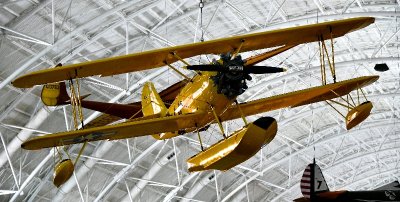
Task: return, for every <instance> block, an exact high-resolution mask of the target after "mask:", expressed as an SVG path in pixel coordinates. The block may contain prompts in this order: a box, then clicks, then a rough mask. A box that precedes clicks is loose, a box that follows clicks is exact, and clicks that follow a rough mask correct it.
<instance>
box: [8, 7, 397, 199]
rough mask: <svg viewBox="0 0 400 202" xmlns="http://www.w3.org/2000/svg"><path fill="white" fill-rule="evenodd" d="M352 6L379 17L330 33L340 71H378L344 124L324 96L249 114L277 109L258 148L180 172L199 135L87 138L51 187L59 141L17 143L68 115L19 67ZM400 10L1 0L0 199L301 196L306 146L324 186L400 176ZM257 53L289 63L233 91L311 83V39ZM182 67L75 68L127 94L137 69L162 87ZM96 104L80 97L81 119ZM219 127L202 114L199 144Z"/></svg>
mask: <svg viewBox="0 0 400 202" xmlns="http://www.w3.org/2000/svg"><path fill="white" fill-rule="evenodd" d="M360 16H370V17H375V18H376V20H375V23H374V24H372V25H370V26H368V27H367V28H365V29H362V30H359V31H356V32H353V33H350V34H348V35H346V36H344V37H341V38H338V39H336V40H335V46H334V47H335V49H334V50H335V62H336V74H337V78H338V80H345V79H350V78H353V77H356V76H365V75H379V76H380V78H379V80H378V81H377V82H375V83H374V84H372V85H370V86H368V87H366V88H364V89H363V90H364V91H363V92H364V94H365V96H366V97H367V98H368V99H369V100H370V101H372V102H373V105H374V108H373V110H372V114H371V116H370V117H369V118H368V119H366V120H365V121H364V122H363V123H361V124H360V125H359V126H357V127H355V128H353V129H351V130H349V131H347V130H346V129H345V124H344V119H343V117H342V116H341V115H340V114H338V112H336V111H335V110H334V109H332V108H331V107H330V106H329V105H328V104H327V103H326V102H320V103H314V104H311V105H306V106H301V107H296V108H286V109H280V110H275V111H272V112H268V113H265V114H260V115H257V116H252V117H248V119H249V120H254V119H256V118H257V117H259V116H272V117H274V118H276V119H277V120H278V128H279V130H278V134H277V136H276V138H275V139H274V140H273V141H272V142H271V143H270V144H268V145H266V146H265V147H263V149H262V150H261V151H260V152H259V153H257V154H256V155H255V156H254V157H252V158H251V159H249V160H248V161H246V162H244V163H242V164H240V165H239V166H236V167H234V168H233V169H231V170H228V171H225V172H220V171H206V172H201V173H199V172H197V173H189V172H188V171H187V166H186V159H188V158H189V157H191V156H192V155H194V154H196V153H197V152H199V151H200V150H201V149H200V146H199V142H198V139H197V135H196V134H188V135H185V136H180V137H177V138H174V139H171V140H166V141H156V140H154V139H152V138H151V137H140V138H135V139H128V140H119V141H99V142H91V143H89V144H88V146H87V147H86V149H85V151H84V152H83V154H82V156H81V158H80V160H79V162H78V163H77V165H76V166H75V171H76V172H75V173H74V175H73V177H71V179H70V180H69V181H68V182H67V183H65V184H64V185H63V186H61V187H60V188H59V189H58V188H56V187H55V186H54V185H53V184H52V175H53V169H54V161H55V160H54V159H58V158H59V157H58V156H56V155H58V154H57V153H58V152H55V150H54V149H43V150H40V151H26V150H22V149H21V148H20V145H21V143H22V142H23V141H25V140H27V139H28V138H30V137H33V136H37V135H41V134H46V133H53V132H59V131H65V130H69V129H71V128H73V126H72V125H73V123H72V118H71V117H72V116H71V108H70V106H65V107H56V108H49V107H46V106H43V104H42V102H41V100H40V92H41V89H40V87H34V88H32V89H17V88H15V87H13V86H12V85H11V84H10V82H11V81H12V80H13V79H15V78H16V77H18V76H20V75H22V74H24V73H27V72H30V71H33V70H39V69H44V68H49V67H52V66H55V65H56V64H58V63H63V64H68V63H78V62H83V61H88V60H95V59H99V58H104V57H111V56H116V55H124V54H126V53H134V52H140V51H144V50H151V49H156V48H161V47H167V46H173V45H179V44H186V43H192V42H198V41H200V40H201V38H202V36H203V37H204V40H210V39H216V38H221V37H226V36H232V35H239V34H244V33H249V32H260V31H265V30H273V29H279V28H286V27H293V26H298V25H305V24H312V23H316V22H324V21H332V20H336V19H344V18H351V17H360ZM399 17H400V1H398V0H329V1H328V0H300V1H298V0H259V1H255V0H212V1H211V0H205V1H204V8H203V11H202V15H201V13H200V8H199V1H189V0H161V1H157V0H141V1H139V0H132V1H125V0H97V1H94V0H86V1H75V0H68V1H61V0H9V1H5V2H2V3H0V30H1V35H0V95H1V96H0V103H1V106H0V137H1V144H0V167H1V169H0V201H8V200H9V201H60V200H64V201H77V200H81V201H121V200H123V201H218V202H220V201H292V200H293V199H295V198H297V197H300V196H301V193H300V188H299V181H300V178H301V174H302V172H303V170H304V168H305V166H306V165H307V164H308V163H309V162H311V161H312V159H313V158H314V157H315V159H316V161H317V163H318V164H319V165H320V166H321V168H322V170H323V172H324V174H325V177H326V179H327V183H328V185H329V187H330V188H331V189H332V190H337V189H349V190H367V189H374V188H376V187H379V186H381V185H384V184H386V183H389V182H391V181H394V180H399V163H400V138H399V137H398V135H399V134H400V127H399V126H400V118H399V117H400V52H399V46H400V39H399V32H400V18H399ZM202 32H203V34H202ZM293 37H296V36H293ZM271 40H273V39H271ZM255 53H258V51H254V52H251V53H244V54H245V55H246V56H247V55H254V54H255ZM210 57H213V56H209V57H207V56H200V57H194V58H191V59H190V60H189V62H190V63H191V64H199V63H200V62H207V61H209V58H210ZM149 59H151V58H149ZM377 63H387V65H388V66H389V68H390V69H389V71H386V72H376V71H375V70H374V65H375V64H377ZM263 64H266V65H271V66H285V67H288V71H287V72H285V73H282V74H279V75H277V74H276V75H257V76H254V77H253V80H252V81H251V82H249V89H248V90H247V91H246V92H245V93H244V94H242V95H241V96H240V97H239V101H240V102H244V101H249V100H253V99H258V98H262V97H267V96H271V95H276V94H281V93H285V92H290V91H294V90H300V89H304V88H307V87H311V86H317V85H320V84H321V74H320V66H319V64H320V62H319V50H318V44H317V43H310V44H302V45H299V46H297V47H295V48H293V49H291V50H289V51H286V52H284V53H282V54H280V55H277V56H275V57H273V58H271V59H269V60H267V61H265V62H263ZM177 65H178V66H179V65H182V64H177ZM110 68H112V67H110ZM184 73H185V74H187V75H190V72H188V71H185V70H184ZM181 79H182V78H181V76H180V75H179V74H177V73H175V72H174V71H171V70H170V69H168V68H167V67H162V68H159V69H154V70H148V71H143V72H137V73H130V74H124V75H116V76H112V77H91V78H86V79H81V80H80V84H81V93H82V94H86V93H90V94H91V96H90V97H89V98H87V99H90V100H95V101H106V102H116V103H130V102H132V101H138V100H139V99H140V96H141V87H142V86H143V83H145V82H146V81H152V82H154V83H155V86H156V88H157V90H159V91H161V90H163V89H165V88H167V87H168V86H170V85H172V84H174V83H176V82H177V81H179V80H181ZM328 82H332V79H331V78H330V77H328ZM363 101H364V100H363ZM342 111H343V110H342ZM98 115H99V113H96V112H94V111H91V110H84V118H85V122H86V123H87V122H89V121H91V120H93V119H94V118H96V117H97V116H98ZM242 126H243V121H242V120H235V121H231V122H228V123H226V124H224V127H226V130H228V131H230V132H232V131H234V130H235V129H238V128H240V127H242ZM218 130H219V129H218V127H216V126H211V127H210V128H209V129H208V130H207V131H204V132H202V133H201V136H202V138H203V140H204V142H205V144H206V145H211V144H213V143H215V142H217V141H218V140H220V139H221V135H220V134H219V132H218ZM79 150H80V145H74V146H71V147H67V148H64V151H60V152H61V153H62V154H63V155H64V156H67V152H68V154H69V155H70V156H71V157H72V158H73V159H74V158H75V157H76V156H77V155H78V153H79Z"/></svg>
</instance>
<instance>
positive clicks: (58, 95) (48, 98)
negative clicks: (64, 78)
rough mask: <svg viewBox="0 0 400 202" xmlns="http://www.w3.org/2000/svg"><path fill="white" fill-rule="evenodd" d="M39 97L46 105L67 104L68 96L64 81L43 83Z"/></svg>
mask: <svg viewBox="0 0 400 202" xmlns="http://www.w3.org/2000/svg"><path fill="white" fill-rule="evenodd" d="M40 96H41V99H42V102H43V104H45V105H46V106H58V105H65V104H68V103H69V101H70V97H69V95H68V93H67V87H66V85H65V83H64V82H57V83H49V84H46V85H43V88H42V93H41V95H40Z"/></svg>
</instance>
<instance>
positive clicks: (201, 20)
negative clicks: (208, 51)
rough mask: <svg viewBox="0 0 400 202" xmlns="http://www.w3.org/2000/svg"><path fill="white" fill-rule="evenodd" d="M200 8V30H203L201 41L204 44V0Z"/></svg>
mask: <svg viewBox="0 0 400 202" xmlns="http://www.w3.org/2000/svg"><path fill="white" fill-rule="evenodd" d="M199 7H200V30H201V38H200V41H201V42H203V41H204V30H203V7H204V2H203V0H200V3H199Z"/></svg>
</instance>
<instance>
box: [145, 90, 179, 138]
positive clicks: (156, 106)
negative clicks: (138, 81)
mask: <svg viewBox="0 0 400 202" xmlns="http://www.w3.org/2000/svg"><path fill="white" fill-rule="evenodd" d="M167 112H168V109H167V107H165V104H164V102H163V101H162V99H161V97H160V95H159V94H158V93H157V91H156V88H154V85H153V83H151V82H146V83H145V84H144V86H143V91H142V113H143V116H153V117H154V118H156V117H164V116H165V115H167ZM177 135H178V132H166V133H161V134H154V135H153V137H154V138H155V139H157V140H164V139H169V138H172V137H175V136H177Z"/></svg>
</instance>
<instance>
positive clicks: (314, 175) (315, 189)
mask: <svg viewBox="0 0 400 202" xmlns="http://www.w3.org/2000/svg"><path fill="white" fill-rule="evenodd" d="M300 189H301V193H302V194H303V196H304V197H305V198H307V199H310V200H312V199H313V198H314V197H315V194H317V193H321V192H327V191H329V188H328V185H327V184H326V181H325V178H324V175H323V174H322V171H321V168H320V167H319V166H318V165H317V164H316V163H315V161H314V162H313V163H311V164H308V166H307V167H306V169H305V170H304V173H303V177H302V178H301V181H300Z"/></svg>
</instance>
